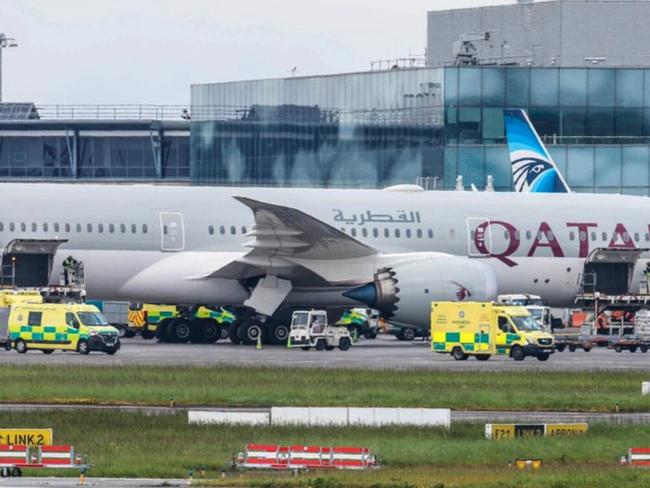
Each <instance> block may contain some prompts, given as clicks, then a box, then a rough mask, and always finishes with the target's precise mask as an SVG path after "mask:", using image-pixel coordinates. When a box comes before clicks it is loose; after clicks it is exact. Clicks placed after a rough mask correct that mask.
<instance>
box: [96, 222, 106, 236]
mask: <svg viewBox="0 0 650 488" xmlns="http://www.w3.org/2000/svg"><path fill="white" fill-rule="evenodd" d="M97 232H99V233H100V234H103V233H104V224H97Z"/></svg>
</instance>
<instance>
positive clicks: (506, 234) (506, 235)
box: [503, 230, 510, 241]
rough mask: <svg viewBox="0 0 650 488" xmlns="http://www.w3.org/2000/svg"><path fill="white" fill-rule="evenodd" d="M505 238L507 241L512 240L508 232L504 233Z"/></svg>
mask: <svg viewBox="0 0 650 488" xmlns="http://www.w3.org/2000/svg"><path fill="white" fill-rule="evenodd" d="M503 238H504V239H505V240H506V241H507V240H508V239H509V238H510V233H509V232H508V231H507V230H504V231H503Z"/></svg>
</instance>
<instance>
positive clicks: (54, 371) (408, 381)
mask: <svg viewBox="0 0 650 488" xmlns="http://www.w3.org/2000/svg"><path fill="white" fill-rule="evenodd" d="M647 379H648V374H647V373H644V372H635V371H626V372H625V373H620V372H606V371H602V372H529V371H527V372H518V371H515V372H474V371H473V372H450V371H424V370H415V371H385V370H382V371H374V370H372V369H366V370H352V369H349V370H347V369H345V370H331V371H322V370H317V369H306V368H295V369H291V368H282V367H263V368H262V367H259V368H258V367H229V366H213V367H189V366H184V367H180V366H178V367H177V366H174V367H170V366H160V367H157V366H151V365H148V366H79V365H48V366H42V365H10V366H2V372H1V376H0V382H1V383H2V388H0V402H4V403H10V402H35V403H68V404H70V403H72V404H74V403H85V404H140V405H168V404H169V400H170V399H171V398H173V399H174V401H175V402H176V405H205V406H229V407H233V406H247V407H254V406H270V405H274V406H374V407H379V406H386V407H449V408H452V409H458V410H522V411H526V410H557V411H591V412H612V411H614V410H615V408H616V405H619V408H620V410H621V411H624V412H640V411H650V396H642V395H641V382H642V381H643V380H647Z"/></svg>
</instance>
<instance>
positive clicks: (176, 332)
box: [167, 318, 192, 342]
mask: <svg viewBox="0 0 650 488" xmlns="http://www.w3.org/2000/svg"><path fill="white" fill-rule="evenodd" d="M167 328H168V330H169V332H168V334H167V335H168V336H169V338H170V339H171V340H172V341H173V342H188V341H189V340H190V337H191V335H192V322H190V321H189V320H187V319H183V318H179V319H174V320H172V321H171V322H170V323H169V325H168V326H167Z"/></svg>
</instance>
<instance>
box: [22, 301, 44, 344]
mask: <svg viewBox="0 0 650 488" xmlns="http://www.w3.org/2000/svg"><path fill="white" fill-rule="evenodd" d="M27 330H28V331H29V332H28V337H27V338H26V342H29V343H31V344H37V345H39V346H41V345H43V344H44V343H45V333H44V330H43V312H41V311H36V310H30V311H29V312H27Z"/></svg>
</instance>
